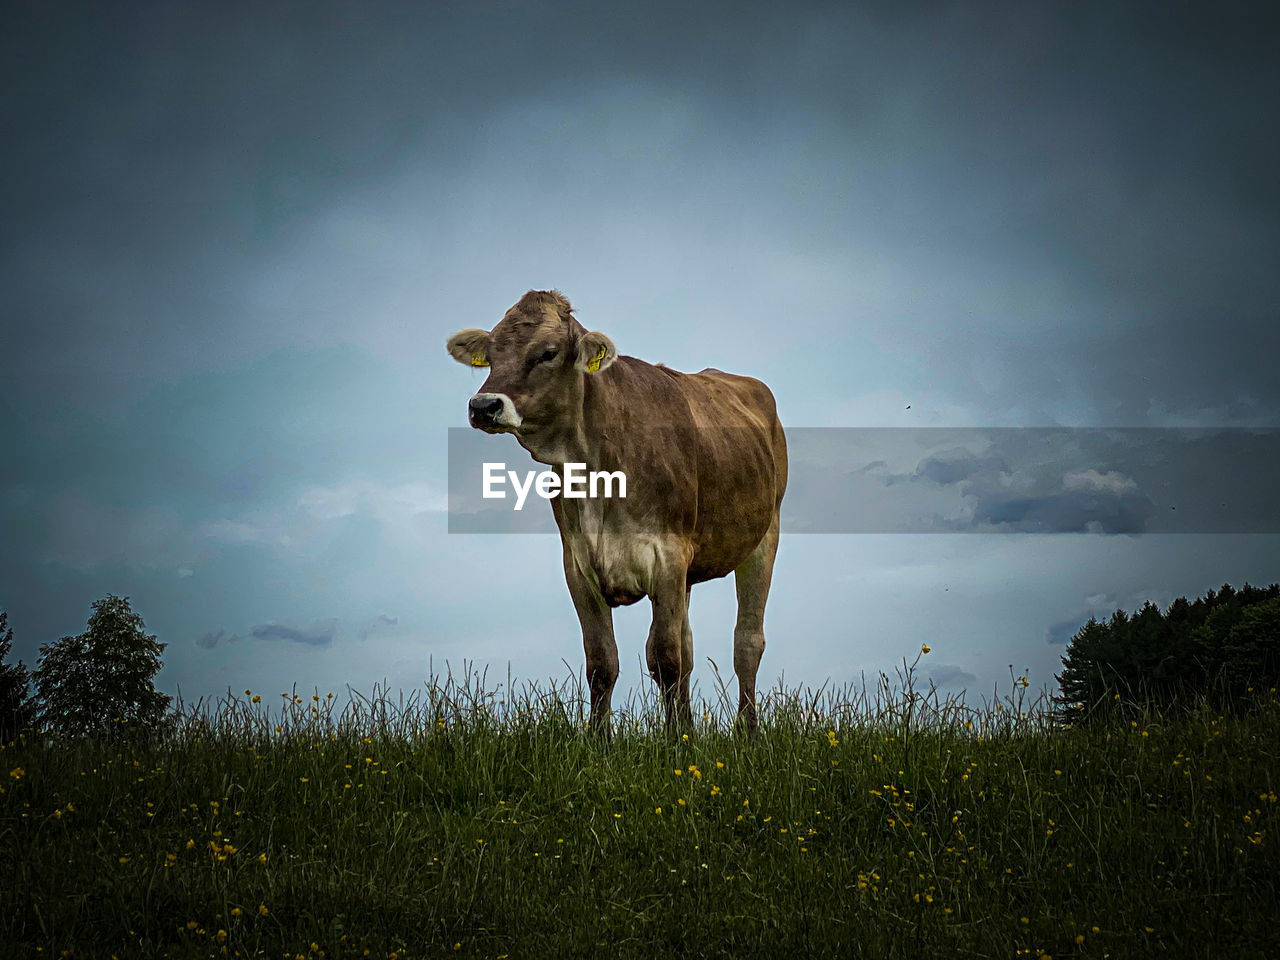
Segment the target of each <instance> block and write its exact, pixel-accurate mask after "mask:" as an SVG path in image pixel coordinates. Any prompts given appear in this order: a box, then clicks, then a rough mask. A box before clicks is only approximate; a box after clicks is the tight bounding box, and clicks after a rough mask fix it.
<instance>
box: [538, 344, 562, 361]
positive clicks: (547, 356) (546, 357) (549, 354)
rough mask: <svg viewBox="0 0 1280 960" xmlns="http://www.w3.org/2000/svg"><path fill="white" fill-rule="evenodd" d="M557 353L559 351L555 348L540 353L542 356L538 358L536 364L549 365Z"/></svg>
mask: <svg viewBox="0 0 1280 960" xmlns="http://www.w3.org/2000/svg"><path fill="white" fill-rule="evenodd" d="M559 352H560V351H559V350H557V349H556V348H555V347H551V348H550V349H549V350H544V351H542V356H540V357H539V358H538V362H539V363H550V362H551V361H552V360H554V359H555V358H556V354H557V353H559Z"/></svg>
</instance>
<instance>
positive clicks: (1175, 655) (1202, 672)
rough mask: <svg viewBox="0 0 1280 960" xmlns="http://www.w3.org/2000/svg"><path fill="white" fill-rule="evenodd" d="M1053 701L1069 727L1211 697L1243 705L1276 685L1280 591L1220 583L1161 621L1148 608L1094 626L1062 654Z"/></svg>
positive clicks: (1163, 615)
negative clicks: (1116, 709)
mask: <svg viewBox="0 0 1280 960" xmlns="http://www.w3.org/2000/svg"><path fill="white" fill-rule="evenodd" d="M1062 665H1063V671H1062V673H1060V674H1058V683H1059V686H1060V687H1061V693H1060V694H1059V695H1058V696H1056V697H1055V698H1054V699H1055V701H1056V702H1057V703H1058V704H1059V705H1060V706H1061V707H1062V708H1063V710H1062V714H1061V715H1062V717H1063V718H1064V719H1066V720H1068V721H1076V720H1083V719H1087V718H1090V717H1094V716H1099V715H1103V714H1106V713H1108V712H1110V711H1111V709H1112V708H1113V706H1118V705H1122V704H1124V703H1150V704H1156V705H1159V706H1162V707H1168V706H1171V705H1173V704H1175V703H1179V702H1187V703H1191V702H1194V701H1195V700H1196V699H1197V698H1198V697H1204V696H1208V697H1211V698H1213V699H1215V700H1216V701H1220V702H1224V703H1231V702H1234V703H1242V702H1243V701H1242V700H1241V695H1242V694H1247V693H1248V692H1249V691H1250V689H1251V688H1253V689H1256V688H1266V689H1269V688H1271V687H1273V686H1276V685H1277V683H1280V585H1277V584H1271V585H1270V586H1268V587H1265V588H1260V587H1253V586H1250V585H1249V584H1247V583H1246V584H1245V585H1244V586H1243V587H1242V588H1241V589H1240V590H1238V591H1237V590H1235V589H1233V588H1232V586H1231V585H1230V584H1229V583H1224V584H1223V585H1222V588H1221V589H1220V590H1217V591H1214V590H1210V591H1208V592H1207V593H1206V594H1205V595H1204V596H1203V597H1201V598H1199V599H1197V600H1196V601H1195V602H1194V603H1188V602H1187V601H1186V599H1185V598H1183V597H1179V598H1178V599H1177V600H1175V601H1174V602H1173V603H1172V604H1171V605H1170V607H1169V609H1168V610H1167V611H1165V612H1164V613H1161V612H1160V609H1159V608H1158V607H1156V606H1155V604H1152V603H1146V604H1143V606H1142V609H1141V610H1139V611H1138V612H1137V613H1135V614H1133V615H1132V616H1130V615H1129V614H1127V613H1125V612H1124V611H1123V610H1117V611H1116V612H1115V613H1114V614H1113V615H1112V616H1111V619H1110V620H1109V621H1107V622H1100V621H1098V620H1093V619H1091V620H1090V621H1089V622H1088V623H1087V624H1085V625H1084V626H1083V627H1082V628H1081V629H1080V630H1079V631H1078V632H1077V633H1076V635H1075V636H1074V637H1072V638H1071V642H1070V643H1069V644H1068V646H1067V652H1066V656H1064V657H1063V658H1062Z"/></svg>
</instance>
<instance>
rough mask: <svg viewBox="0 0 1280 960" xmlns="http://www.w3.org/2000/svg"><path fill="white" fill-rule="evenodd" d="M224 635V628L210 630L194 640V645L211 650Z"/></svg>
mask: <svg viewBox="0 0 1280 960" xmlns="http://www.w3.org/2000/svg"><path fill="white" fill-rule="evenodd" d="M225 635H226V631H225V630H210V631H209V632H208V633H206V634H205V635H204V636H203V637H201V638H200V639H199V640H197V641H196V646H197V647H199V648H200V649H202V650H212V649H213V648H214V647H216V646H217V645H218V641H220V640H221V639H222V638H223V637H224V636H225Z"/></svg>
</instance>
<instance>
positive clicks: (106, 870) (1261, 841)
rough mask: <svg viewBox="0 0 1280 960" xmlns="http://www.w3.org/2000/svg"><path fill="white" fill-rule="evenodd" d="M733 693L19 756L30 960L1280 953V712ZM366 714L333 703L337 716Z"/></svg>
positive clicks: (914, 694)
mask: <svg viewBox="0 0 1280 960" xmlns="http://www.w3.org/2000/svg"><path fill="white" fill-rule="evenodd" d="M898 679H899V680H900V681H905V682H901V683H900V682H896V681H895V682H894V683H892V684H891V683H889V682H888V681H886V680H883V679H882V682H881V683H880V685H879V686H878V687H876V688H875V689H871V690H867V689H860V690H856V691H855V690H851V689H846V690H837V691H832V690H822V691H784V690H780V689H779V690H774V691H773V692H771V693H770V694H769V696H768V697H767V698H766V699H765V702H764V709H763V713H762V722H761V728H760V731H759V733H758V735H756V736H754V737H748V736H745V735H742V734H739V733H736V732H735V731H734V730H733V728H732V724H731V723H730V722H729V720H728V716H727V713H726V706H727V704H726V699H725V698H724V697H723V696H720V697H716V698H713V701H712V702H711V703H709V704H706V705H704V708H703V712H702V714H701V718H700V720H699V721H698V722H697V723H695V725H694V727H693V728H692V729H689V730H687V731H684V732H677V733H670V732H668V731H667V730H666V729H664V726H663V724H662V723H661V722H660V721H659V720H658V719H656V711H655V709H654V704H653V703H652V701H644V700H633V701H631V702H630V703H628V704H626V705H624V706H625V708H626V709H623V710H621V711H619V714H618V716H617V718H616V720H615V725H614V733H613V736H612V737H611V738H610V739H608V740H602V739H599V738H595V737H592V736H591V735H590V734H588V733H587V732H585V731H584V728H583V720H584V713H583V711H584V706H583V703H582V698H581V696H580V691H578V690H576V689H574V688H572V687H568V688H557V687H555V686H551V687H547V688H540V687H539V686H537V685H527V686H525V687H523V688H520V689H516V690H511V689H510V688H509V687H507V686H505V685H494V686H493V687H492V688H487V685H486V683H485V681H484V680H483V678H480V677H476V676H474V675H468V676H466V677H464V678H462V679H457V678H445V679H443V680H437V681H433V682H432V683H431V684H429V685H427V686H425V687H424V688H422V689H421V690H419V691H418V692H417V693H416V694H414V695H412V696H410V697H408V698H402V697H396V698H392V697H389V696H387V695H385V694H383V693H380V692H378V691H375V692H374V693H373V695H371V696H360V695H354V696H352V698H351V699H350V700H349V701H348V699H347V697H346V695H345V694H344V695H343V696H342V697H340V698H339V697H334V696H332V695H329V694H328V693H326V692H321V691H317V692H315V693H314V694H306V695H299V694H297V693H294V692H290V693H287V694H283V695H282V694H280V693H279V692H278V691H276V692H271V693H268V692H266V691H249V692H245V693H241V692H237V693H236V694H235V695H234V696H228V697H227V698H225V699H224V700H222V701H221V702H219V703H216V704H209V703H200V704H195V705H188V706H186V707H183V708H182V709H181V711H180V712H181V719H180V721H179V722H178V723H176V724H175V725H174V726H173V727H172V728H171V729H170V730H169V731H168V732H167V733H166V734H165V735H164V736H163V737H160V738H153V739H151V740H150V741H146V740H142V739H137V738H133V737H130V736H127V735H122V736H121V737H119V738H117V739H115V740H114V741H112V742H107V743H102V742H99V743H94V742H91V741H78V742H64V741H58V740H47V741H45V740H40V739H36V738H32V737H22V738H19V739H18V740H16V741H14V742H11V743H9V744H7V745H5V746H4V748H3V751H0V776H2V778H3V780H2V786H3V793H0V864H3V866H2V867H0V870H3V880H2V881H0V952H3V953H4V954H5V955H9V956H15V957H16V956H21V957H75V958H87V957H104V958H105V957H118V958H122V960H123V958H126V957H129V958H131V957H215V958H218V957H227V956H229V957H270V958H276V960H279V958H306V960H310V958H318V957H329V958H338V957H377V958H406V960H407V958H413V957H487V958H499V960H500V958H521V957H611V958H613V957H617V958H623V957H636V958H641V957H643V958H653V957H665V956H689V957H721V956H723V957H754V956H768V957H773V956H781V955H785V954H786V953H791V954H793V955H795V956H805V957H807V956H840V957H849V956H853V957H856V956H867V957H911V958H919V957H934V956H939V957H951V956H958V957H1036V958H1041V957H1052V958H1059V957H1108V956H1109V957H1145V956H1172V957H1206V958H1210V957H1212V958H1220V957H1228V956H1240V957H1243V956H1259V957H1261V956H1275V955H1278V954H1280V911H1278V909H1277V904H1280V869H1278V868H1280V858H1278V857H1277V832H1278V831H1277V827H1280V812H1278V807H1277V791H1280V783H1278V782H1277V780H1278V779H1280V763H1278V762H1277V753H1278V752H1280V701H1278V700H1277V699H1276V695H1275V693H1274V691H1266V692H1259V693H1258V694H1257V696H1256V699H1255V700H1253V701H1251V702H1250V703H1248V704H1244V705H1241V709H1234V710H1229V711H1223V710H1220V709H1217V710H1215V709H1211V708H1209V707H1208V706H1201V707H1199V708H1191V709H1189V710H1184V711H1180V712H1179V713H1177V714H1176V715H1174V714H1170V715H1167V716H1166V715H1160V714H1158V713H1154V712H1151V711H1148V710H1143V709H1141V708H1138V707H1134V708H1132V709H1131V710H1129V711H1128V712H1125V711H1117V712H1116V713H1115V716H1114V717H1113V718H1112V719H1111V720H1110V721H1109V722H1108V723H1107V724H1105V725H1103V724H1098V723H1093V724H1088V725H1079V726H1071V727H1065V726H1063V725H1061V724H1060V723H1058V722H1057V721H1056V720H1055V719H1054V715H1053V713H1052V711H1051V710H1050V709H1049V704H1048V703H1047V702H1046V701H1045V700H1044V699H1043V697H1041V698H1031V697H1029V696H1028V691H1027V688H1026V685H1025V681H1023V680H1022V679H1021V678H1011V681H1012V682H1011V689H1010V690H1009V691H1008V692H1007V693H1004V694H999V695H996V696H995V697H994V698H988V699H985V700H984V701H982V702H981V703H979V704H975V705H969V704H966V703H964V702H963V701H961V700H959V699H956V698H949V697H944V696H942V695H941V694H939V693H938V692H937V691H935V690H930V691H923V692H921V691H916V690H913V689H912V672H911V669H910V667H907V668H906V672H905V674H904V675H903V676H901V677H899V678H898ZM340 700H341V701H342V703H343V706H342V707H339V706H338V703H339V701H340Z"/></svg>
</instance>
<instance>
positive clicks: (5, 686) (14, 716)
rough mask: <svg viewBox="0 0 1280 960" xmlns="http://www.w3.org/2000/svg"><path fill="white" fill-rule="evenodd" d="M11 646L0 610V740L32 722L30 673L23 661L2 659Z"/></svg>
mask: <svg viewBox="0 0 1280 960" xmlns="http://www.w3.org/2000/svg"><path fill="white" fill-rule="evenodd" d="M12 647H13V629H12V628H11V627H10V626H9V615H8V614H7V613H5V612H4V611H2V610H0V743H8V742H9V741H10V740H12V739H14V738H15V737H16V736H17V735H18V733H19V731H21V730H25V729H26V728H27V727H30V726H32V725H33V724H34V723H35V708H34V704H33V703H32V701H31V694H30V690H31V675H30V673H28V672H27V667H26V664H24V663H23V662H22V661H21V660H19V661H18V662H17V663H5V662H4V661H5V660H7V659H8V657H9V651H10V649H11V648H12Z"/></svg>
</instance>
